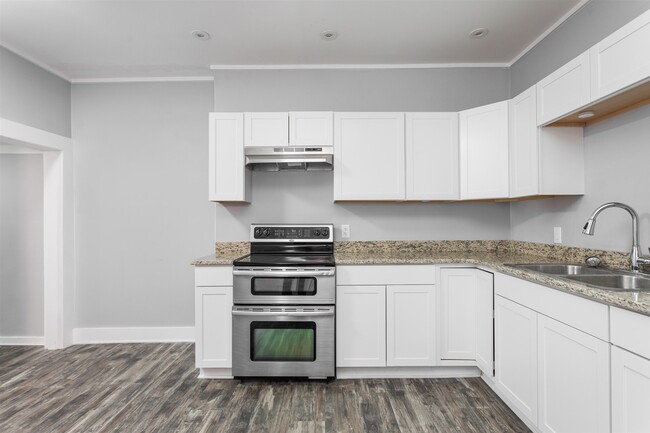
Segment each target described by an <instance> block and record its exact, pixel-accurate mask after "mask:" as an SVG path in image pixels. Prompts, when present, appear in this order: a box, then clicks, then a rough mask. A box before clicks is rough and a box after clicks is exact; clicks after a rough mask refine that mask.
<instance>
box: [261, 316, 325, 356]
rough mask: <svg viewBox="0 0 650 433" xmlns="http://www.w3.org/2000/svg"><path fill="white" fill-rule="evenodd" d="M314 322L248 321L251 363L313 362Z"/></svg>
mask: <svg viewBox="0 0 650 433" xmlns="http://www.w3.org/2000/svg"><path fill="white" fill-rule="evenodd" d="M315 360H316V323H314V322H284V323H283V322H251V361H305V362H310V361H315Z"/></svg>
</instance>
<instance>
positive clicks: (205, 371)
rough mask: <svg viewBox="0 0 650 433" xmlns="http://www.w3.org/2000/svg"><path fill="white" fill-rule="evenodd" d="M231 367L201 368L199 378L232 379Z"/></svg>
mask: <svg viewBox="0 0 650 433" xmlns="http://www.w3.org/2000/svg"><path fill="white" fill-rule="evenodd" d="M232 378H233V376H232V368H201V369H200V370H199V379H232Z"/></svg>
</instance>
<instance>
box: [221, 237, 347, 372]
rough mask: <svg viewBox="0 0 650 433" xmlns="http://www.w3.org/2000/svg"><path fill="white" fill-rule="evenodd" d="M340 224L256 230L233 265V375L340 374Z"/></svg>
mask: <svg viewBox="0 0 650 433" xmlns="http://www.w3.org/2000/svg"><path fill="white" fill-rule="evenodd" d="M335 294H336V268H335V264H334V255H333V226H332V225H331V224H318V225H299V224H292V225H253V226H251V253H250V254H249V255H247V256H244V257H241V258H239V259H237V260H235V261H234V262H233V301H234V302H233V303H234V306H233V310H232V339H233V340H232V347H233V349H232V352H233V376H235V377H238V378H243V377H306V378H311V379H332V378H334V376H335Z"/></svg>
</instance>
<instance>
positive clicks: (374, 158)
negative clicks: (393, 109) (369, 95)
mask: <svg viewBox="0 0 650 433" xmlns="http://www.w3.org/2000/svg"><path fill="white" fill-rule="evenodd" d="M404 183H405V182H404V113H334V200H403V199H404V198H405V190H404Z"/></svg>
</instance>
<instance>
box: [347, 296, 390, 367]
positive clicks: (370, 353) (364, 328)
mask: <svg viewBox="0 0 650 433" xmlns="http://www.w3.org/2000/svg"><path fill="white" fill-rule="evenodd" d="M336 330H337V332H336V366H337V367H384V366H385V365H386V287H385V286H338V287H337V288H336Z"/></svg>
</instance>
